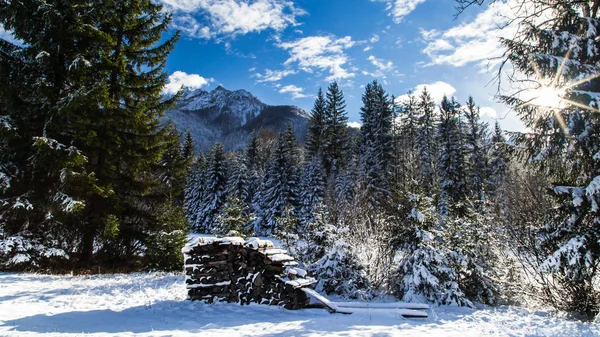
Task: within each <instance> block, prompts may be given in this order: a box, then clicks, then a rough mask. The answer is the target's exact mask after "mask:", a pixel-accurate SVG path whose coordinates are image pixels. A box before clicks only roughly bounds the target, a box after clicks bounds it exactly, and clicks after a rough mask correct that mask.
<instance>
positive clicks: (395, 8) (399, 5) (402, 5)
mask: <svg viewBox="0 0 600 337" xmlns="http://www.w3.org/2000/svg"><path fill="white" fill-rule="evenodd" d="M371 1H385V2H386V3H387V6H386V10H388V11H389V12H390V14H389V15H390V16H392V17H393V18H394V22H395V23H400V22H402V19H404V17H405V16H407V15H408V14H410V13H411V12H412V11H414V10H415V8H417V6H418V5H420V4H421V3H423V2H425V0H371ZM437 1H440V0H437Z"/></svg>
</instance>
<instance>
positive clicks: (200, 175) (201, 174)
mask: <svg viewBox="0 0 600 337" xmlns="http://www.w3.org/2000/svg"><path fill="white" fill-rule="evenodd" d="M206 166H207V163H206V159H205V158H204V155H203V154H202V153H200V154H198V157H197V158H196V160H195V161H194V163H192V165H191V167H190V171H189V176H188V180H187V182H186V186H185V190H184V200H185V215H186V218H187V219H188V221H189V223H190V224H191V226H192V227H193V228H197V227H198V221H199V220H198V215H200V214H201V209H202V197H203V196H204V188H205V184H206V168H207V167H206Z"/></svg>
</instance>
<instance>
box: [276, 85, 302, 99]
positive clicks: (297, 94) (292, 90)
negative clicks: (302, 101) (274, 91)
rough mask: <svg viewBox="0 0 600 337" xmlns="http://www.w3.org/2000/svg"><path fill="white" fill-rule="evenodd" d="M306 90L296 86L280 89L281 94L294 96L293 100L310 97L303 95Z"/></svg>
mask: <svg viewBox="0 0 600 337" xmlns="http://www.w3.org/2000/svg"><path fill="white" fill-rule="evenodd" d="M303 92H304V88H300V87H297V86H295V85H286V86H285V87H283V88H281V89H279V93H280V94H286V93H289V94H292V98H293V99H296V98H305V97H309V96H308V95H305V94H303Z"/></svg>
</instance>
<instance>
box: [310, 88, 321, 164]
mask: <svg viewBox="0 0 600 337" xmlns="http://www.w3.org/2000/svg"><path fill="white" fill-rule="evenodd" d="M325 109H326V105H325V97H324V96H323V90H321V88H319V92H318V93H317V99H316V100H315V104H314V106H313V108H312V110H311V114H310V118H309V120H308V131H307V134H306V152H307V154H308V157H309V158H313V157H319V158H321V155H322V153H323V145H324V141H325V140H324V137H325V125H324V124H325Z"/></svg>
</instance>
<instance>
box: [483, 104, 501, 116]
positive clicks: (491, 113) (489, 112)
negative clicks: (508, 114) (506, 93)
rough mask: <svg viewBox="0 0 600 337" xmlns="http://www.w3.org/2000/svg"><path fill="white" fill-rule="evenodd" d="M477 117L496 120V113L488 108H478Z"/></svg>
mask: <svg viewBox="0 0 600 337" xmlns="http://www.w3.org/2000/svg"><path fill="white" fill-rule="evenodd" d="M479 116H481V117H489V118H497V117H498V113H497V112H496V109H494V108H492V107H489V106H484V107H481V108H479Z"/></svg>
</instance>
